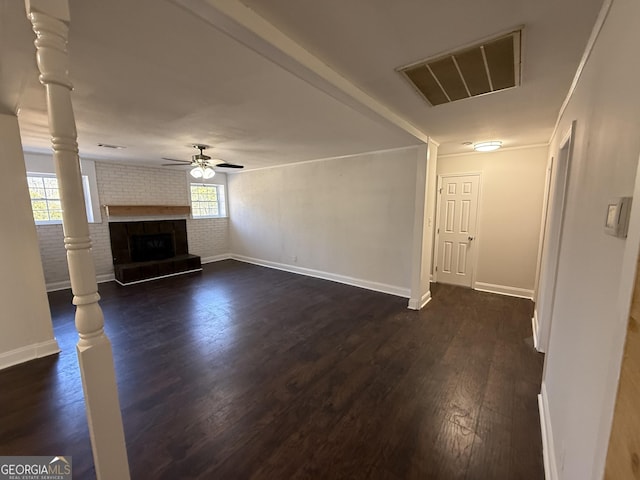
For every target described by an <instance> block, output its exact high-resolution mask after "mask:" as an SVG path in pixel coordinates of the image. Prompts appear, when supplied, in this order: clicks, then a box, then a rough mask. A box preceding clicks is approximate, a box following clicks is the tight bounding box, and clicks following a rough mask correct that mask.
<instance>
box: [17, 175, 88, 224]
mask: <svg viewBox="0 0 640 480" xmlns="http://www.w3.org/2000/svg"><path fill="white" fill-rule="evenodd" d="M27 184H28V185H29V196H30V197H31V209H32V210H33V219H34V220H35V222H36V225H43V224H48V223H62V205H61V204H60V190H59V189H58V179H57V178H56V177H55V175H51V174H42V173H28V174H27ZM82 186H83V187H84V191H85V192H87V191H89V178H88V177H87V176H86V175H83V176H82ZM85 206H86V208H87V220H88V221H89V222H92V221H93V210H92V208H91V199H90V197H88V196H87V195H85Z"/></svg>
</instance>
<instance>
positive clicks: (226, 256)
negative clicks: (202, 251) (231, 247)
mask: <svg viewBox="0 0 640 480" xmlns="http://www.w3.org/2000/svg"><path fill="white" fill-rule="evenodd" d="M230 258H231V254H230V253H224V254H222V255H214V256H213V257H203V258H201V259H200V263H201V264H202V265H204V264H205V263H213V262H220V261H222V260H229V259H230Z"/></svg>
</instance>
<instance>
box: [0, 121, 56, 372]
mask: <svg viewBox="0 0 640 480" xmlns="http://www.w3.org/2000/svg"><path fill="white" fill-rule="evenodd" d="M0 164H2V174H0V224H1V225H3V227H2V230H1V233H0V265H2V268H1V269H0V272H1V273H0V368H4V367H7V366H10V365H13V364H16V363H20V362H24V361H27V360H31V359H33V358H37V357H42V356H45V355H49V354H52V353H55V352H57V351H58V344H57V342H56V341H55V339H54V338H53V328H52V325H51V313H50V312H49V304H48V301H47V294H46V291H45V284H44V275H43V273H42V265H41V264H40V255H38V238H37V236H36V229H35V227H34V224H33V215H32V213H31V202H30V200H29V191H28V189H27V174H26V171H25V167H24V159H23V156H22V145H21V141H20V132H19V130H18V119H17V118H16V117H15V116H12V115H0Z"/></svg>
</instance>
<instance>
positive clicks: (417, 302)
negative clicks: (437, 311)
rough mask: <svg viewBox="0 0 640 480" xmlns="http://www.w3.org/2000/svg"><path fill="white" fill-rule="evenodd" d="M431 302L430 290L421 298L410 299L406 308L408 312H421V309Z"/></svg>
mask: <svg viewBox="0 0 640 480" xmlns="http://www.w3.org/2000/svg"><path fill="white" fill-rule="evenodd" d="M430 301H431V290H429V291H427V292H426V293H425V294H424V295H422V298H420V299H418V298H410V299H409V305H408V306H407V308H409V309H410V310H422V308H423V307H424V306H425V305H426V304H427V303H429V302H430Z"/></svg>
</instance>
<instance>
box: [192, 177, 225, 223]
mask: <svg viewBox="0 0 640 480" xmlns="http://www.w3.org/2000/svg"><path fill="white" fill-rule="evenodd" d="M226 215H227V208H226V205H225V198H224V185H215V184H204V183H192V184H191V216H192V217H193V218H211V217H226Z"/></svg>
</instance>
